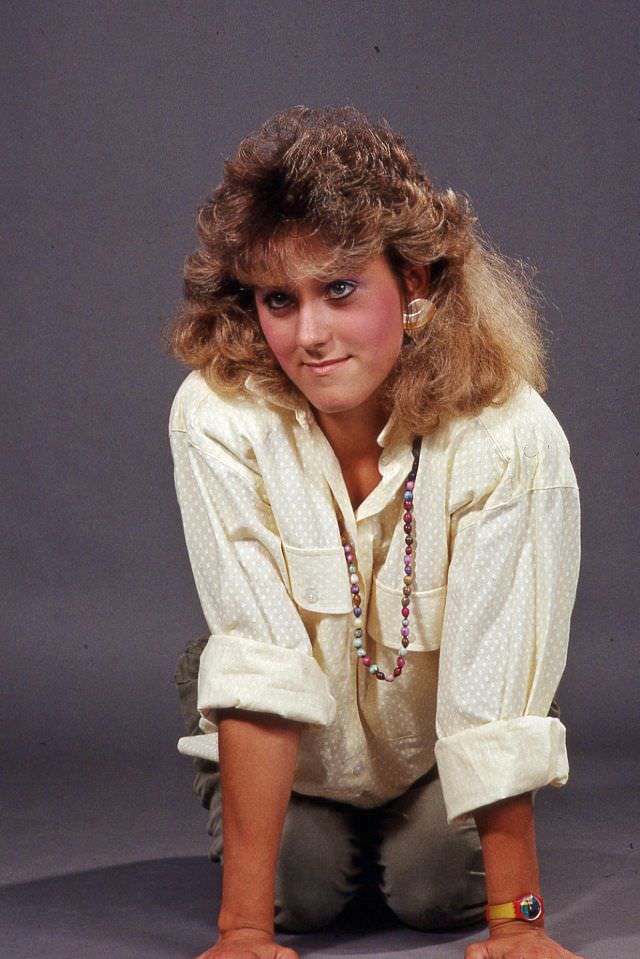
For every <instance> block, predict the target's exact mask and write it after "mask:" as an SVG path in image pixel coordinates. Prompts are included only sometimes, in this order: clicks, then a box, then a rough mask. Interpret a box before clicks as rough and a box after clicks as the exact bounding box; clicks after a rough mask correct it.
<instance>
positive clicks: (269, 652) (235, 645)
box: [178, 634, 336, 762]
mask: <svg viewBox="0 0 640 959" xmlns="http://www.w3.org/2000/svg"><path fill="white" fill-rule="evenodd" d="M197 708H198V710H199V712H200V714H201V715H200V721H199V726H200V729H201V730H202V733H204V735H202V734H198V735H195V736H183V737H182V738H181V739H179V740H178V752H180V753H184V754H185V755H187V756H194V757H198V758H202V759H209V760H213V761H214V762H218V759H219V757H218V727H217V722H216V711H217V710H218V709H228V708H237V709H246V710H250V711H252V712H262V713H271V714H272V715H276V716H282V717H283V719H291V720H294V721H297V722H302V723H312V724H316V725H320V726H328V725H329V724H330V723H332V722H333V720H334V719H335V715H336V702H335V699H334V698H333V696H332V695H331V692H330V690H329V684H328V682H327V678H326V676H325V675H324V673H323V672H322V670H321V669H320V666H319V665H318V663H317V662H316V660H315V659H314V658H313V656H311V655H309V654H308V653H303V652H301V651H300V650H298V649H290V648H287V647H284V646H274V645H273V644H270V643H260V642H257V641H256V640H252V639H246V638H243V637H238V636H228V635H220V634H215V635H213V636H211V637H210V639H209V642H208V643H207V645H206V646H205V648H204V650H203V651H202V655H201V657H200V667H199V672H198V700H197ZM205 711H206V713H207V716H204V715H202V714H203V713H204V712H205Z"/></svg>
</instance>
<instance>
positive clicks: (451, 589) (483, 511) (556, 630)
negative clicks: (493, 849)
mask: <svg viewBox="0 0 640 959" xmlns="http://www.w3.org/2000/svg"><path fill="white" fill-rule="evenodd" d="M555 452H556V454H558V450H556V451H555ZM564 455H565V453H564V449H560V450H559V456H560V458H562V457H563V456H564ZM566 457H567V460H566V461H565V463H564V470H563V473H564V478H563V480H562V482H559V483H558V484H557V485H555V484H553V483H552V484H548V483H547V482H544V474H542V479H543V485H536V483H535V482H534V483H533V484H531V483H530V482H529V478H528V477H527V476H526V475H525V474H524V473H523V471H522V470H519V468H518V464H517V463H516V462H511V463H509V464H508V466H507V468H506V469H505V472H504V476H503V479H502V481H501V483H500V486H501V487H502V490H503V491H504V490H507V491H508V495H507V496H504V495H503V496H502V497H501V496H493V497H488V498H486V499H485V500H484V501H482V502H481V503H480V505H479V507H478V509H477V510H470V511H469V512H468V513H467V515H466V516H465V517H464V521H463V522H462V523H461V524H460V526H459V528H458V529H457V531H456V534H455V537H454V539H453V544H452V551H451V559H450V565H449V572H448V585H447V599H446V606H445V614H444V620H443V629H442V640H441V650H440V665H439V678H438V703H437V716H436V732H437V737H438V739H437V743H436V759H437V763H438V770H439V774H440V779H441V783H442V789H443V795H444V799H445V805H446V809H447V818H448V820H449V822H452V821H453V820H456V819H459V818H466V817H468V816H469V815H470V814H471V812H472V811H473V810H474V809H477V808H478V807H480V806H484V805H487V804H489V803H492V802H496V801H498V800H501V799H507V798H509V797H512V796H516V795H519V794H521V793H525V792H528V791H532V790H535V789H538V788H540V787H542V786H545V785H554V786H560V785H563V784H564V783H565V782H566V781H567V778H568V760H567V752H566V744H565V728H564V725H563V724H562V723H561V722H560V720H559V719H557V718H553V717H550V716H549V715H548V713H549V709H550V706H551V702H552V699H553V696H554V694H555V692H556V689H557V686H558V683H559V682H560V678H561V676H562V672H563V670H564V666H565V662H566V656H567V645H568V640H569V630H570V619H571V613H572V609H573V605H574V601H575V596H576V589H577V582H578V572H579V564H580V503H579V491H578V486H577V483H573V482H571V480H569V481H568V482H566V481H565V480H566V477H567V476H569V477H571V476H573V471H572V469H571V467H570V465H569V463H568V452H567V453H566Z"/></svg>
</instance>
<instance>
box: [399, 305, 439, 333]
mask: <svg viewBox="0 0 640 959" xmlns="http://www.w3.org/2000/svg"><path fill="white" fill-rule="evenodd" d="M407 306H408V309H407V312H406V313H403V314H402V325H403V327H404V331H405V333H408V334H409V336H411V335H412V334H413V333H415V332H416V330H421V329H422V327H423V326H426V325H427V323H428V322H429V320H431V319H433V314H434V313H435V312H436V305H435V303H434V302H433V300H427V299H425V298H424V297H422V296H419V297H416V298H415V299H414V300H410V301H409V303H408V304H407Z"/></svg>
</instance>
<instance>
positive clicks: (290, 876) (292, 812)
mask: <svg viewBox="0 0 640 959" xmlns="http://www.w3.org/2000/svg"><path fill="white" fill-rule="evenodd" d="M362 870H363V858H362V850H361V843H360V837H359V834H358V816H357V810H354V809H353V808H352V807H350V806H347V805H346V804H344V803H337V802H331V801H329V800H324V799H317V798H314V797H309V796H301V795H299V794H297V793H292V794H291V798H290V800H289V805H288V807H287V813H286V816H285V822H284V828H283V831H282V840H281V843H280V852H279V856H278V865H277V870H276V895H275V914H274V922H275V927H276V929H278V930H279V931H286V932H310V931H311V930H313V929H319V928H321V927H322V926H326V925H327V924H328V923H330V922H331V921H332V920H334V919H335V918H337V916H339V915H340V913H341V912H342V910H343V909H344V907H345V906H346V905H347V903H348V902H349V901H350V900H351V899H352V898H353V896H354V895H355V894H356V892H357V891H358V889H359V888H360V884H361V882H362Z"/></svg>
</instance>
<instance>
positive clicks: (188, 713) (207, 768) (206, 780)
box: [173, 634, 221, 861]
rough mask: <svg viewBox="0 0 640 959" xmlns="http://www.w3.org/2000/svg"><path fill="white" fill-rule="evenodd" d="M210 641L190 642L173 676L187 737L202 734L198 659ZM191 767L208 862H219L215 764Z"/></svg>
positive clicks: (200, 761)
mask: <svg viewBox="0 0 640 959" xmlns="http://www.w3.org/2000/svg"><path fill="white" fill-rule="evenodd" d="M208 640H209V635H208V634H207V635H205V636H199V637H198V638H197V639H192V640H191V641H190V642H189V643H187V646H186V648H185V650H184V652H183V653H181V655H180V657H179V659H178V662H177V665H176V671H175V675H174V677H173V678H174V682H175V684H176V688H177V690H178V697H179V700H180V710H181V712H182V719H183V722H184V728H185V730H186V734H187V736H196V735H198V733H200V732H201V729H200V727H199V725H198V723H199V720H200V714H199V712H198V709H197V701H198V670H199V668H200V655H201V653H202V650H203V649H204V647H205V646H206V644H207V642H208ZM193 764H194V767H195V770H196V774H195V777H194V780H193V790H194V792H195V793H196V795H197V796H198V798H199V799H200V802H201V803H202V805H203V806H204V807H205V809H208V810H209V821H208V826H207V830H208V832H209V835H210V836H211V837H212V843H211V848H210V850H209V858H210V859H212V860H214V861H219V859H220V845H221V837H220V836H219V835H218V833H219V829H218V821H217V818H216V815H215V812H216V806H215V804H213V805H212V803H213V797H214V796H215V795H216V793H217V792H219V782H220V772H219V769H218V763H216V762H213V761H212V760H209V759H200V758H199V757H194V759H193Z"/></svg>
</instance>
